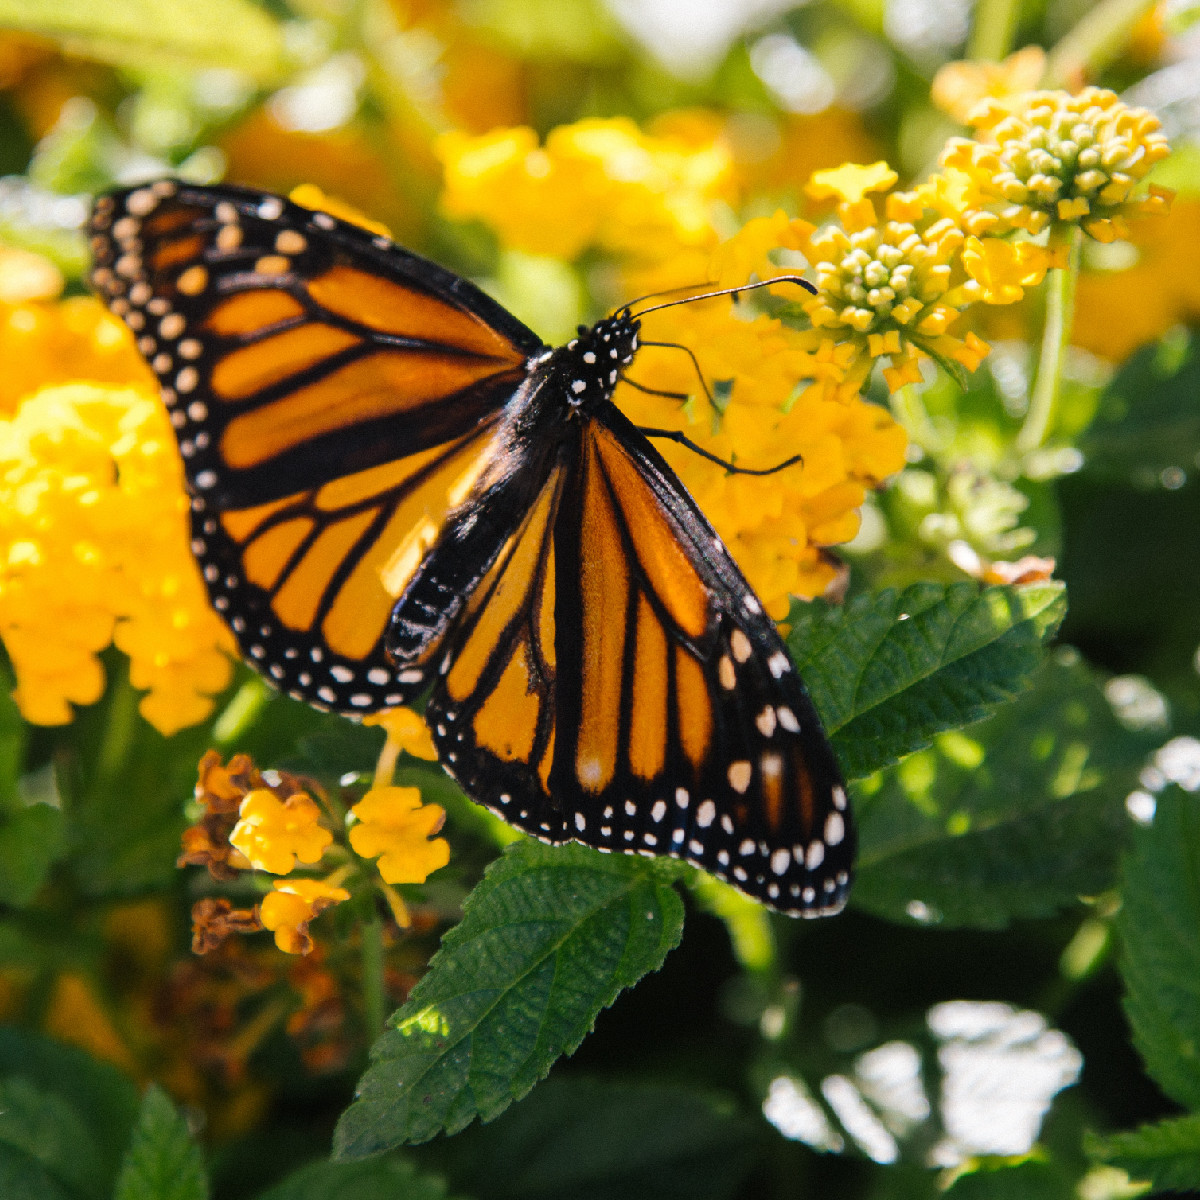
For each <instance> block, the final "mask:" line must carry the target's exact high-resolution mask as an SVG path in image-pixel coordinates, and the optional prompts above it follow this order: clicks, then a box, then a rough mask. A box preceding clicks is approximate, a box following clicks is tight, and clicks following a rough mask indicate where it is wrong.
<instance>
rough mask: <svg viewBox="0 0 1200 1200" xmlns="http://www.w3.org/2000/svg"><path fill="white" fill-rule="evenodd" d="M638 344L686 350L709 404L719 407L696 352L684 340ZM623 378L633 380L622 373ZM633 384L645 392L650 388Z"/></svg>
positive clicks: (640, 343)
mask: <svg viewBox="0 0 1200 1200" xmlns="http://www.w3.org/2000/svg"><path fill="white" fill-rule="evenodd" d="M638 345H640V346H657V347H658V348H659V349H660V350H682V351H683V352H684V354H686V355H687V356H688V358H690V359H691V360H692V366H693V367H695V368H696V378H697V379H698V380H700V386H701V387H702V388H703V389H704V394H705V395H706V396H707V397H708V402H709V404H711V405H712V406H713V408H719V406H718V404H717V402H716V400H715V399H714V398H713V394H712V392H711V391H710V390H709V386H708V381H707V380H706V379H705V378H704V372H703V371H701V370H700V360H699V359H698V358H697V357H696V355H695V353H694V352H693V351H692V348H691V347H690V346H685V345H684V344H683V343H682V342H642V341H639V343H638ZM621 378H622V379H623V380H624V381H625V382H626V383H632V382H633V381H632V380H631V379H628V378H627V377H626V376H624V375H622V376H621ZM633 386H634V387H636V388H638V389H639V390H640V391H643V392H644V391H648V390H649V389H648V388H644V387H641V385H639V384H636V383H635V384H634V385H633ZM682 399H684V400H686V399H687V397H686V396H684V397H682Z"/></svg>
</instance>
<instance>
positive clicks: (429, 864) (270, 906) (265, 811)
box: [178, 709, 450, 954]
mask: <svg viewBox="0 0 1200 1200" xmlns="http://www.w3.org/2000/svg"><path fill="white" fill-rule="evenodd" d="M405 714H407V716H406V715H405ZM419 720H420V719H419V718H418V717H417V716H416V714H415V713H412V712H410V711H409V710H406V709H397V710H395V711H394V712H393V713H390V714H388V720H387V721H386V722H380V723H383V724H385V725H386V727H387V728H388V730H389V736H388V740H387V742H386V743H385V746H384V750H383V753H382V755H381V764H380V769H379V770H378V771H377V781H378V782H377V784H376V786H375V787H373V788H371V789H370V790H368V791H367V792H366V794H365V795H364V796H363V797H362V798H361V799H360V800H359V802H358V803H357V804H356V805H354V806H353V808H351V810H350V815H349V820H350V821H351V822H352V824H350V826H349V831H348V833H347V832H346V822H345V821H343V820H340V819H337V814H338V812H339V811H340V810H339V809H338V808H337V806H335V805H334V804H332V803H331V802H330V801H329V799H328V797H326V796H325V795H324V794H323V792H322V791H321V789H320V788H319V787H317V785H316V784H315V783H312V782H309V781H303V780H300V779H298V778H297V777H295V776H292V775H288V774H286V773H283V772H263V771H260V770H259V769H258V768H257V767H255V765H254V763H253V762H252V761H251V760H250V758H249V757H248V756H246V755H244V754H235V755H234V756H233V757H232V758H231V759H230V760H229V763H228V764H227V765H223V764H222V762H221V758H220V755H219V754H217V752H216V751H214V750H210V751H209V752H208V753H207V754H206V755H205V756H204V758H202V759H201V761H200V772H199V780H198V782H197V785H196V800H197V802H198V803H199V804H200V805H201V806H202V807H203V810H204V811H203V815H202V816H201V818H200V819H199V820H198V821H197V822H196V823H195V824H194V825H192V826H190V827H189V828H188V829H187V830H185V831H184V835H183V853H182V854H181V855H180V857H179V860H178V861H179V865H180V866H184V865H196V866H204V867H207V868H208V871H209V873H210V874H211V875H212V876H213V878H215V879H222V880H228V879H231V878H234V877H235V876H236V875H237V874H238V872H239V871H244V870H258V871H266V872H269V873H270V874H272V875H282V876H287V877H288V878H284V879H278V880H274V881H273V882H272V890H271V891H270V892H269V893H268V894H267V895H265V896H264V897H263V899H262V902H261V903H260V904H259V905H257V906H256V907H255V908H253V909H236V908H234V907H233V905H232V904H231V903H230V902H229V901H228V900H226V899H224V898H214V897H206V898H205V899H203V900H201V901H199V902H198V903H197V904H196V905H195V906H194V907H193V910H192V923H193V943H192V944H193V949H194V950H195V951H196V952H197V953H198V954H204V953H207V952H209V951H211V950H213V949H215V948H216V947H217V946H219V945H221V943H222V942H223V941H224V940H225V938H226V937H228V936H229V935H230V934H231V933H250V932H254V931H255V930H259V929H269V930H271V931H272V932H273V933H274V934H275V944H276V945H277V946H278V947H279V948H280V949H281V950H283V951H284V952H285V953H288V954H308V953H310V952H311V951H312V949H313V940H312V936H311V934H310V933H309V925H310V923H311V922H312V921H313V920H314V919H315V918H316V917H317V916H319V915H320V914H321V913H322V912H324V911H325V910H326V909H328V908H331V907H333V906H334V905H336V904H340V903H342V902H343V901H346V900H349V899H350V897H351V894H352V892H351V890H350V889H349V888H347V887H344V886H342V885H343V883H350V884H352V885H353V884H355V882H356V881H357V880H358V879H360V877H362V876H363V875H364V871H363V870H359V871H357V872H356V868H355V859H354V856H358V858H359V859H371V858H378V859H379V862H378V864H377V869H378V873H379V879H378V880H376V881H375V883H374V884H373V886H375V887H377V888H378V889H379V890H380V891H382V892H383V894H384V896H385V898H386V899H387V901H388V904H389V905H390V907H391V909H392V912H393V915H394V916H395V918H396V921H397V924H399V925H400V926H402V927H403V926H406V925H408V924H409V920H410V918H409V916H408V911H407V909H406V907H405V905H404V902H403V900H402V899H401V898H400V896H399V895H398V894H397V893H396V892H395V890H394V888H393V886H392V885H394V884H403V883H424V882H425V880H426V879H427V878H428V877H429V875H430V874H431V873H432V872H434V871H436V870H437V869H438V868H439V867H444V866H445V865H446V863H447V862H449V861H450V846H449V843H447V842H446V840H445V839H444V838H436V837H434V836H433V835H434V834H435V833H437V832H438V830H440V829H441V827H442V824H443V822H444V821H445V819H446V814H445V811H444V810H443V809H442V808H441V807H440V806H439V805H436V804H422V803H421V794H420V792H419V791H418V789H416V788H399V787H392V786H390V779H391V769H392V766H393V765H394V763H395V761H396V757H397V756H398V754H399V753H400V752H401V750H402V749H406V748H408V747H409V746H412V747H414V748H415V749H416V751H417V752H418V753H421V752H424V751H425V749H426V747H425V746H424V744H423V743H422V742H421V741H420V740H419V739H416V738H414V737H413V731H412V726H413V723H414V722H416V721H419ZM393 726H394V727H395V729H396V731H397V736H396V737H395V738H394V737H393V736H392V727H393ZM314 793H315V795H316V796H317V799H314V798H313V794H314ZM318 801H319V802H318ZM347 843H348V845H349V849H347ZM298 864H303V865H305V866H309V867H315V866H318V865H319V864H324V865H325V869H326V870H327V871H329V872H330V873H329V874H327V875H326V876H325V877H324V878H310V877H293V876H292V872H293V871H295V870H296V868H297V865H298Z"/></svg>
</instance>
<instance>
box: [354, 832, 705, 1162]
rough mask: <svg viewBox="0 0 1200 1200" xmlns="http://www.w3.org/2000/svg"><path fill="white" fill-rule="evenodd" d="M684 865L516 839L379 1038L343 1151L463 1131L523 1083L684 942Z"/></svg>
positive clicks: (516, 1094) (529, 1083) (499, 1108)
mask: <svg viewBox="0 0 1200 1200" xmlns="http://www.w3.org/2000/svg"><path fill="white" fill-rule="evenodd" d="M673 866H674V864H668V863H662V862H657V861H649V860H646V859H643V858H634V857H626V856H624V855H604V854H600V853H598V852H597V851H595V850H589V849H587V848H585V847H583V846H565V847H563V846H560V847H553V848H551V847H546V846H542V845H541V844H539V843H537V842H533V841H523V842H519V843H517V844H515V845H514V846H512V847H511V848H510V849H509V850H508V851H507V852H506V853H505V854H504V855H502V856H501V858H499V859H498V860H497V861H496V862H495V863H494V864H493V865H492V866H491V867H490V868H489V870H488V872H487V874H486V875H485V877H484V879H483V881H482V882H481V883H480V884H479V886H478V887H477V888H476V889H475V890H474V892H472V893H471V896H470V897H469V898H468V900H467V904H466V911H465V914H464V916H463V920H462V922H461V923H460V924H459V925H457V926H456V927H455V928H454V929H452V930H451V931H450V932H449V933H448V934H447V935H446V936H445V938H443V940H442V947H441V949H440V950H439V951H438V953H437V954H436V955H435V956H434V958H433V960H432V962H431V963H430V966H429V972H428V974H426V975H425V977H424V978H423V979H422V980H421V982H420V983H419V984H418V985H417V986H416V988H414V989H413V992H412V995H411V997H410V998H409V1001H408V1003H407V1004H405V1005H404V1007H403V1008H401V1009H400V1010H399V1011H398V1012H397V1013H396V1014H395V1015H394V1016H393V1017H392V1020H391V1025H392V1028H391V1029H390V1030H389V1031H388V1032H387V1033H385V1034H384V1035H383V1037H381V1038H380V1039H379V1041H377V1042H376V1043H375V1046H374V1047H373V1048H372V1052H371V1053H372V1063H371V1066H370V1067H369V1068H368V1070H367V1073H366V1074H365V1075H364V1076H363V1078H362V1080H361V1081H360V1083H359V1088H358V1099H357V1100H356V1101H355V1102H354V1103H353V1104H352V1105H351V1106H350V1108H349V1109H348V1110H347V1111H346V1112H345V1114H344V1115H343V1116H342V1119H341V1121H340V1123H339V1125H338V1129H337V1135H336V1138H335V1147H336V1151H337V1153H338V1154H339V1155H340V1156H341V1157H343V1158H357V1157H361V1156H363V1155H366V1154H371V1153H374V1152H375V1151H378V1150H383V1149H387V1148H389V1147H392V1146H396V1145H399V1144H401V1143H403V1142H421V1141H425V1140H427V1139H429V1138H431V1137H433V1136H434V1135H435V1134H436V1133H439V1132H441V1131H443V1130H444V1131H445V1132H447V1133H454V1132H456V1131H457V1130H459V1129H462V1128H463V1127H464V1126H465V1125H467V1124H469V1123H470V1122H471V1121H472V1120H473V1119H474V1118H475V1117H476V1116H478V1117H481V1118H482V1119H483V1120H485V1121H487V1120H490V1119H491V1118H493V1117H495V1116H497V1115H498V1114H499V1113H501V1112H503V1111H504V1109H505V1108H507V1107H508V1105H509V1104H511V1103H512V1101H514V1100H517V1099H519V1098H520V1097H521V1096H523V1095H525V1093H526V1092H528V1091H529V1089H530V1088H532V1087H533V1085H534V1084H535V1083H536V1082H537V1081H538V1080H539V1079H541V1078H543V1077H544V1076H545V1075H546V1073H547V1072H548V1071H549V1070H550V1067H551V1066H552V1065H553V1063H554V1061H555V1059H557V1058H558V1057H559V1056H560V1055H562V1054H569V1053H571V1052H572V1051H573V1050H574V1049H575V1048H576V1047H577V1046H578V1045H579V1043H580V1042H581V1041H582V1040H583V1038H584V1036H585V1035H586V1034H587V1033H588V1031H589V1030H590V1029H591V1028H592V1024H593V1022H594V1021H595V1019H596V1016H597V1014H598V1013H599V1012H600V1011H601V1009H603V1008H606V1007H607V1006H608V1005H610V1004H611V1003H612V1002H613V1001H614V1000H615V999H616V997H617V995H618V993H619V992H620V991H621V990H622V989H623V988H626V987H630V986H631V985H632V984H634V983H636V982H637V981H638V980H639V979H640V978H641V977H642V976H643V975H645V974H646V973H647V972H648V971H654V970H657V969H658V968H659V967H660V966H661V965H662V961H663V958H664V957H665V956H666V954H667V951H669V950H670V949H671V948H672V947H673V946H675V945H676V944H677V943H678V941H679V937H680V934H681V932H682V927H683V905H682V903H681V902H680V899H679V896H678V895H677V893H676V892H675V890H674V888H673V887H672V886H671V884H670V882H669V880H670V879H671V877H672V876H673V875H674V874H675V871H674V870H673V869H672V868H673Z"/></svg>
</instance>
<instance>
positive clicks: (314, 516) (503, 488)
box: [89, 180, 855, 916]
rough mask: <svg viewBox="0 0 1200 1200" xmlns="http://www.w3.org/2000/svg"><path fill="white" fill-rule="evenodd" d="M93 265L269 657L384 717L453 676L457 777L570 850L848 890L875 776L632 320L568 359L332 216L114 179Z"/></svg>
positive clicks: (201, 532) (228, 598) (261, 197)
mask: <svg viewBox="0 0 1200 1200" xmlns="http://www.w3.org/2000/svg"><path fill="white" fill-rule="evenodd" d="M89 232H90V236H91V247H92V252H93V257H94V266H93V270H92V276H91V278H92V283H93V286H94V287H95V289H96V291H97V292H98V293H99V294H100V295H101V296H102V297H103V298H104V300H105V301H106V302H107V304H108V306H109V308H110V309H111V310H112V311H113V312H114V313H116V314H117V315H119V316H120V317H122V318H123V319H124V321H125V323H126V324H127V325H128V326H129V328H130V329H131V330H132V331H133V334H134V336H135V337H136V339H137V345H138V348H139V350H140V351H141V353H142V354H143V355H144V356H145V358H146V360H147V362H149V364H150V366H151V367H152V369H153V370H154V371H155V373H156V374H157V376H158V379H159V381H160V384H161V387H162V396H163V400H164V402H165V404H166V406H167V408H168V410H169V413H170V419H171V423H172V425H173V426H174V428H175V431H176V434H177V437H178V441H179V449H180V452H181V454H182V456H183V461H184V465H185V469H186V474H187V482H188V488H189V491H190V493H191V529H192V549H193V552H194V553H195V556H196V559H197V561H198V563H199V564H200V568H201V571H202V573H203V576H204V578H205V580H206V582H207V585H208V589H209V594H210V597H211V600H212V603H213V605H214V607H215V608H216V610H217V611H218V612H219V613H221V614H222V615H223V617H224V619H225V620H226V622H227V623H228V624H229V626H230V628H231V629H232V631H233V632H234V634H235V635H236V637H237V639H238V642H239V644H240V646H241V649H242V652H243V654H244V655H245V657H246V658H247V659H248V660H249V661H250V662H251V663H252V664H253V665H254V666H255V667H257V668H258V670H259V671H261V672H262V673H263V674H264V675H265V676H266V677H267V679H269V680H270V681H272V682H273V683H274V684H275V685H276V686H278V687H279V688H281V689H282V690H283V691H285V692H287V693H288V694H289V695H291V696H293V697H296V698H298V699H302V700H305V701H307V702H308V703H310V704H313V705H316V706H317V707H320V708H327V709H332V710H336V711H338V712H342V713H350V714H362V713H370V712H373V711H377V710H380V709H384V708H388V707H392V706H394V705H398V704H403V703H405V702H407V701H408V700H410V699H413V698H415V697H417V696H419V695H420V694H421V693H422V692H424V691H426V690H427V689H430V688H431V689H432V690H431V694H430V696H429V700H428V704H427V707H426V719H427V721H428V723H429V726H430V729H431V732H432V734H433V738H434V743H435V745H436V747H437V751H438V755H439V758H440V759H441V762H442V765H443V766H444V767H445V769H446V770H447V771H448V772H449V773H450V774H451V775H452V776H453V777H454V778H455V779H456V780H457V781H458V782H459V784H460V785H461V786H462V787H463V789H464V790H465V791H466V792H467V794H468V795H469V796H471V797H472V798H473V799H474V800H476V801H477V802H478V803H480V804H483V805H485V806H486V807H488V808H489V809H491V810H492V811H494V812H496V813H498V814H499V815H500V816H501V817H503V818H504V819H505V820H507V821H509V822H510V823H511V824H513V825H515V826H517V827H518V828H520V829H522V830H525V831H526V832H528V833H530V834H532V835H533V836H535V837H538V838H541V839H542V840H543V841H546V842H552V843H560V842H567V841H578V842H583V843H585V844H587V845H590V846H594V847H596V848H597V849H600V850H606V851H617V850H620V851H625V852H627V853H635V852H636V853H640V854H645V855H650V856H653V855H659V854H669V855H673V856H676V857H681V858H684V859H687V860H689V861H691V862H693V863H695V864H697V865H699V866H701V867H703V868H705V869H706V870H709V871H711V872H713V873H714V874H716V875H718V876H720V877H721V878H723V879H727V880H728V881H729V882H731V883H732V884H733V885H734V886H735V887H738V888H740V889H741V890H742V891H743V892H746V893H747V894H749V895H751V896H753V897H755V898H756V899H758V900H761V901H763V902H764V903H766V904H768V905H770V906H771V907H774V908H777V909H779V910H781V911H783V912H786V913H790V914H794V915H803V916H816V915H822V914H826V913H831V912H836V911H837V910H839V909H840V908H841V907H842V905H843V904H844V903H845V899H846V894H847V891H848V889H849V884H850V871H851V864H852V860H853V855H854V844H855V839H854V831H853V827H852V824H851V819H850V813H849V810H848V805H847V798H846V791H845V786H844V784H843V782H842V779H841V776H840V774H839V772H838V767H837V763H836V761H835V759H834V755H833V752H832V750H831V749H830V747H829V743H828V741H827V740H826V737H825V735H824V733H823V731H822V729H821V726H820V722H819V720H818V718H817V714H816V711H815V710H814V708H813V705H812V703H811V701H810V700H809V697H808V695H807V693H806V691H805V689H804V685H803V684H802V682H801V680H800V678H799V676H798V675H797V673H796V671H795V669H794V667H793V665H792V662H791V660H790V659H789V657H788V654H787V651H786V650H785V648H784V646H783V643H782V641H781V640H780V637H779V634H778V632H777V631H776V629H775V626H774V624H773V623H772V622H771V620H770V618H769V617H768V616H767V615H766V614H765V612H764V611H763V607H762V605H761V603H760V602H759V600H758V599H757V598H756V596H755V595H754V592H753V591H752V590H751V588H750V586H749V585H748V584H747V582H746V580H745V579H744V578H743V576H742V574H741V572H740V571H739V570H738V568H737V566H736V565H735V564H734V562H733V560H732V558H731V557H730V555H729V553H728V551H727V550H726V549H725V547H724V546H723V545H722V543H721V541H720V540H719V538H718V537H717V535H716V534H715V533H714V531H713V529H712V526H711V525H710V524H709V523H708V521H707V520H706V519H705V517H704V516H703V514H702V513H701V512H700V510H699V509H698V508H697V506H696V504H695V502H694V501H693V500H692V499H691V497H690V496H689V495H688V493H687V492H686V491H685V490H684V487H683V485H682V484H681V483H680V481H679V479H678V478H677V477H676V475H675V474H674V472H673V471H672V470H671V469H670V467H669V466H668V465H667V464H666V462H665V461H664V460H663V458H662V457H661V456H660V455H659V454H658V452H657V451H656V450H655V449H654V448H653V447H652V446H651V444H650V443H649V441H648V440H647V439H646V437H645V436H643V433H642V432H640V431H639V430H638V429H637V428H636V427H635V426H634V425H633V424H632V423H631V422H630V421H629V420H628V419H627V418H626V417H625V416H623V415H622V414H621V412H620V411H619V410H618V409H617V408H616V406H615V405H614V404H613V403H612V400H611V396H612V393H613V389H614V387H615V386H616V384H617V382H618V381H619V380H620V378H621V377H622V373H623V372H624V370H625V369H626V368H627V367H628V366H629V364H630V363H631V362H632V361H633V358H634V355H635V353H636V351H637V348H638V333H639V328H640V322H639V320H638V317H637V315H636V314H634V313H632V312H631V310H630V308H629V307H625V308H622V309H621V310H619V311H618V312H617V313H616V315H615V316H612V317H609V318H607V319H605V320H602V321H600V322H598V323H597V324H596V325H594V326H593V327H591V328H590V329H583V328H581V330H580V333H579V336H578V337H576V338H575V339H573V340H572V341H570V342H568V343H567V345H565V346H563V347H560V348H558V349H551V348H549V347H547V346H545V345H544V344H543V343H542V342H541V340H540V339H539V338H538V337H537V336H536V335H535V334H534V333H532V332H531V331H530V330H529V329H528V328H526V327H525V326H524V325H523V324H521V322H519V321H518V320H517V319H516V318H515V317H513V316H512V315H511V314H510V313H508V312H507V311H505V310H504V309H503V308H501V307H500V306H499V305H498V304H496V303H495V302H494V301H493V300H491V299H490V298H489V297H488V296H486V295H485V294H484V293H483V292H481V291H480V290H479V289H477V288H476V287H474V286H473V285H472V284H471V283H469V282H468V281H466V280H465V279H461V278H459V277H458V276H456V275H453V274H452V273H450V272H449V271H446V270H444V269H443V268H441V267H439V266H436V265H435V264H434V263H431V262H429V261H427V260H425V259H423V258H419V257H418V256H416V255H415V254H412V253H410V252H409V251H407V250H404V249H402V248H400V247H399V246H396V245H394V244H393V243H392V242H391V241H389V240H388V239H387V238H384V237H378V236H374V235H373V234H371V233H370V232H368V231H366V230H364V229H362V228H360V227H358V226H356V225H353V224H349V223H347V222H344V221H341V220H338V219H336V218H335V217H333V216H331V215H329V214H328V213H324V212H319V211H314V210H310V209H306V208H302V207H300V206H299V205H296V204H293V203H291V202H290V201H288V200H284V199H282V198H281V197H278V196H273V195H270V194H267V193H263V192H257V191H251V190H248V189H243V188H234V187H196V186H191V185H188V184H184V183H179V182H176V181H172V180H161V181H159V182H157V183H153V184H148V185H144V186H141V187H136V188H131V189H125V190H122V191H116V192H113V193H110V194H108V195H105V196H101V197H100V198H99V199H98V200H97V201H96V204H95V207H94V210H93V213H92V216H91V220H90V227H89Z"/></svg>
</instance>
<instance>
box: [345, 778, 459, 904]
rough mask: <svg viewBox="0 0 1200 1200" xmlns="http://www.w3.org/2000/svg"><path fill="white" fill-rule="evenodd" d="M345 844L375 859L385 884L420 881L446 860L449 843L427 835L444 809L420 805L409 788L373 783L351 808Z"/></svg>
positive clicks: (416, 791)
mask: <svg viewBox="0 0 1200 1200" xmlns="http://www.w3.org/2000/svg"><path fill="white" fill-rule="evenodd" d="M351 812H352V813H353V814H354V816H355V817H356V818H357V823H356V824H354V825H351V826H350V845H351V846H353V847H354V851H355V853H356V854H361V855H362V857H363V858H375V857H376V856H377V855H378V856H380V857H379V862H378V864H377V865H378V867H379V874H380V875H381V876H382V877H383V879H384V881H385V882H387V883H424V882H425V880H426V879H427V878H428V877H429V875H430V874H432V873H433V872H434V871H436V870H437V869H438V868H439V867H444V866H445V865H446V864H447V863H448V862H449V861H450V843H449V842H447V841H446V839H445V838H432V840H430V838H431V837H432V835H433V834H435V833H437V831H438V830H439V829H441V827H442V825H443V824H444V823H445V820H446V811H445V809H443V808H442V807H441V806H440V805H437V804H424V805H423V804H422V803H421V792H420V789H419V788H414V787H374V788H371V790H370V791H369V792H367V793H366V795H365V796H363V798H362V799H361V800H360V801H359V802H358V803H357V804H356V805H355V806H354V807H353V808H352V809H351Z"/></svg>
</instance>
